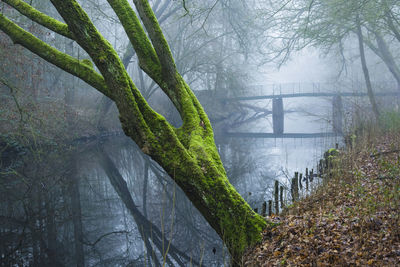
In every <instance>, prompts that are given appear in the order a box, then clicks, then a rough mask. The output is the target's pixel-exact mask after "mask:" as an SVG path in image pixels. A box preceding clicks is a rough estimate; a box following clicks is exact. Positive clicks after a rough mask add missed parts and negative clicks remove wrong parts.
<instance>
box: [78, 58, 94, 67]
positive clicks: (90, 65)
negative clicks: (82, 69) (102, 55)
mask: <svg viewBox="0 0 400 267" xmlns="http://www.w3.org/2000/svg"><path fill="white" fill-rule="evenodd" d="M81 62H82V63H83V64H85V65H86V66H89V67H90V68H93V62H92V61H91V60H90V59H82V60H81Z"/></svg>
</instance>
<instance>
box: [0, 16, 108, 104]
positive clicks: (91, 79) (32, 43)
mask: <svg viewBox="0 0 400 267" xmlns="http://www.w3.org/2000/svg"><path fill="white" fill-rule="evenodd" d="M0 30H2V31H3V32H5V33H6V34H7V35H8V36H9V37H10V38H11V39H12V40H13V42H14V43H17V44H20V45H22V46H24V47H25V48H27V49H29V50H30V51H31V52H33V53H35V54H36V55H38V56H40V57H41V58H43V59H45V60H46V61H48V62H50V63H52V64H54V65H56V66H57V67H59V68H61V69H63V70H64V71H66V72H68V73H70V74H72V75H74V76H76V77H79V78H81V79H82V80H83V81H85V82H86V83H88V84H89V85H91V86H93V87H94V88H96V89H97V90H99V91H100V92H101V93H103V94H105V95H106V96H108V97H111V95H110V92H109V90H108V88H107V86H106V84H105V83H104V79H103V77H102V76H101V75H100V74H98V73H97V72H96V71H95V70H94V69H93V68H92V67H91V66H90V65H88V64H85V63H84V62H82V61H80V60H78V59H76V58H74V57H72V56H70V55H67V54H65V53H62V52H60V51H59V50H57V49H55V48H54V47H52V46H50V45H48V44H46V43H45V42H43V41H42V40H40V39H39V38H37V37H35V36H34V35H32V34H31V33H29V32H27V31H25V30H24V29H22V28H21V27H19V26H18V25H16V24H15V23H14V22H12V21H11V20H9V19H8V18H6V17H5V16H4V15H3V14H0Z"/></svg>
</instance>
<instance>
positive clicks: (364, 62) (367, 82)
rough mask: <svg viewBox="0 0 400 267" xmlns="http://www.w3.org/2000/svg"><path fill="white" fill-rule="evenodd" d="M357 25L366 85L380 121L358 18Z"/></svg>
mask: <svg viewBox="0 0 400 267" xmlns="http://www.w3.org/2000/svg"><path fill="white" fill-rule="evenodd" d="M356 23H357V37H358V47H359V50H360V59H361V66H362V70H363V73H364V79H365V83H366V85H367V93H368V98H369V101H370V103H371V106H372V111H373V113H374V115H375V118H376V120H378V119H379V110H378V105H377V104H376V101H375V96H374V92H373V90H372V84H371V79H370V77H369V71H368V67H367V61H366V59H365V51H364V40H363V35H362V30H361V24H360V19H359V18H358V17H357V21H356Z"/></svg>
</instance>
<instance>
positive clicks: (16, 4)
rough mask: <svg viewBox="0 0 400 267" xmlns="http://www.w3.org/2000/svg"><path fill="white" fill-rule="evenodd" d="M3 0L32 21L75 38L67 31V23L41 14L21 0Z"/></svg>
mask: <svg viewBox="0 0 400 267" xmlns="http://www.w3.org/2000/svg"><path fill="white" fill-rule="evenodd" d="M2 1H3V2H5V3H7V4H8V5H10V6H12V7H13V8H15V9H16V10H17V11H18V12H19V13H21V14H22V15H24V16H26V17H28V18H29V19H31V20H33V21H34V22H36V23H38V24H40V25H42V26H44V27H46V28H48V29H49V30H52V31H53V32H56V33H58V34H61V35H63V36H65V37H67V38H70V39H73V40H74V39H75V38H74V35H73V34H72V33H71V32H70V31H69V29H68V25H67V24H65V23H62V22H60V21H58V20H56V19H54V18H52V17H50V16H47V15H46V14H43V13H42V12H40V11H39V10H37V9H35V8H33V7H32V6H31V5H29V4H27V3H25V2H24V1H21V0H2Z"/></svg>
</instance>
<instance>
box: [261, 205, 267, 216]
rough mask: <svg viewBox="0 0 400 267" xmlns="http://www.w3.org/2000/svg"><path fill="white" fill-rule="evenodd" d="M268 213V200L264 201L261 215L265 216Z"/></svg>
mask: <svg viewBox="0 0 400 267" xmlns="http://www.w3.org/2000/svg"><path fill="white" fill-rule="evenodd" d="M266 215H267V201H264V203H263V204H262V209H261V216H263V217H265V216H266Z"/></svg>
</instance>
